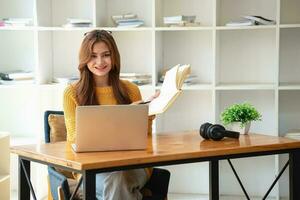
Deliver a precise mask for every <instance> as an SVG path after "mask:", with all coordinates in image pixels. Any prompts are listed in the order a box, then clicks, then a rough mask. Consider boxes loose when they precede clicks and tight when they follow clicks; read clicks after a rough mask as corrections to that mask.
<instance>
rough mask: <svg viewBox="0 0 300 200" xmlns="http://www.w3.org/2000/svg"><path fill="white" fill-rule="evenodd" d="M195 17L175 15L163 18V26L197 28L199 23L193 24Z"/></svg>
mask: <svg viewBox="0 0 300 200" xmlns="http://www.w3.org/2000/svg"><path fill="white" fill-rule="evenodd" d="M195 20H196V15H177V16H167V17H164V24H165V25H167V26H199V25H200V23H199V22H195Z"/></svg>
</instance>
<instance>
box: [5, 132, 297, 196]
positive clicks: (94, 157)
mask: <svg viewBox="0 0 300 200" xmlns="http://www.w3.org/2000/svg"><path fill="white" fill-rule="evenodd" d="M11 152H12V153H16V154H18V155H19V161H20V162H21V161H22V162H23V163H24V165H25V169H26V171H27V172H29V171H30V161H34V162H38V163H43V164H46V165H52V166H56V167H61V168H64V169H67V170H72V171H77V172H79V173H82V174H83V191H84V198H85V199H95V175H96V173H101V172H109V171H116V170H123V169H133V168H141V167H149V166H163V165H173V164H182V163H193V162H202V161H209V169H210V199H213V200H218V199H219V165H218V161H219V160H223V159H228V158H242V157H250V156H261V155H272V154H281V153H289V157H290V160H289V169H290V199H291V200H299V199H300V192H299V190H298V191H297V189H298V187H299V186H300V170H299V169H300V141H297V140H292V139H288V138H282V137H272V136H266V135H259V134H249V135H241V137H240V139H239V140H236V139H229V138H226V139H224V140H222V141H217V142H215V141H210V140H203V139H202V138H201V137H200V136H199V134H198V131H189V132H172V133H164V134H162V135H158V136H153V137H149V142H148V148H147V150H144V151H118V152H92V153H77V154H76V153H74V152H73V151H72V149H71V146H70V144H69V143H67V142H59V143H54V144H35V145H24V146H16V147H11ZM20 162H19V163H20ZM19 165H20V164H19ZM19 175H20V180H19V187H20V188H19V189H20V190H19V192H20V194H19V199H22V200H23V199H24V200H25V199H29V195H30V192H29V186H28V184H27V183H26V177H25V175H24V172H22V170H19Z"/></svg>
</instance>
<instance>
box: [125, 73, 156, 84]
mask: <svg viewBox="0 0 300 200" xmlns="http://www.w3.org/2000/svg"><path fill="white" fill-rule="evenodd" d="M120 78H121V79H123V80H128V81H130V82H132V83H135V84H137V85H146V84H150V83H151V80H152V79H151V74H139V73H120Z"/></svg>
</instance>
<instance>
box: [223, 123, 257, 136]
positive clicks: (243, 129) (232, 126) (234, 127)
mask: <svg viewBox="0 0 300 200" xmlns="http://www.w3.org/2000/svg"><path fill="white" fill-rule="evenodd" d="M250 125H251V122H249V123H247V124H246V125H245V126H241V122H233V123H231V124H229V125H228V126H227V128H228V130H231V131H237V132H240V134H248V132H249V129H250Z"/></svg>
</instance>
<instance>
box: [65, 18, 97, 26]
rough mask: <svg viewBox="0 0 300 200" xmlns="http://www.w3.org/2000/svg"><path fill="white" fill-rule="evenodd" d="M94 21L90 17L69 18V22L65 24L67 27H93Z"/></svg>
mask: <svg viewBox="0 0 300 200" xmlns="http://www.w3.org/2000/svg"><path fill="white" fill-rule="evenodd" d="M91 26H92V22H91V20H89V19H78V18H68V19H67V23H66V24H64V25H63V27H65V28H72V27H91Z"/></svg>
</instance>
